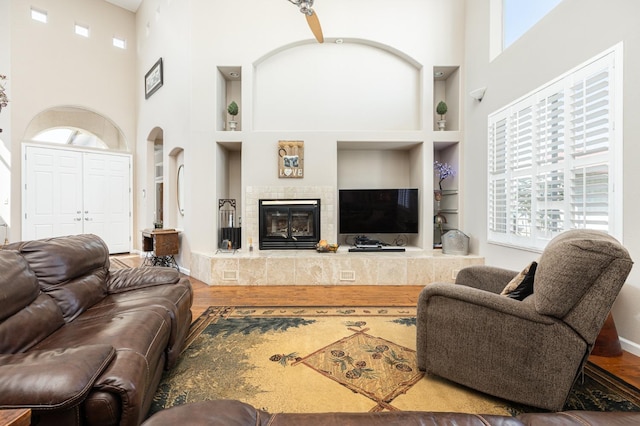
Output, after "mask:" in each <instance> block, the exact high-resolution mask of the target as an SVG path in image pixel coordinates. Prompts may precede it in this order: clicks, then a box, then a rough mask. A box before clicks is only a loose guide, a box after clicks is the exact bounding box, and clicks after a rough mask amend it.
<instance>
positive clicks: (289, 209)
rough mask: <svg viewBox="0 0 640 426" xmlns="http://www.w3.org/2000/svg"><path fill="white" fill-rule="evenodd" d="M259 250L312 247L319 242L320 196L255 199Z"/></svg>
mask: <svg viewBox="0 0 640 426" xmlns="http://www.w3.org/2000/svg"><path fill="white" fill-rule="evenodd" d="M259 216H260V223H259V230H260V239H259V247H260V250H283V249H314V248H315V247H316V244H318V242H319V241H320V199H317V198H314V199H281V200H259Z"/></svg>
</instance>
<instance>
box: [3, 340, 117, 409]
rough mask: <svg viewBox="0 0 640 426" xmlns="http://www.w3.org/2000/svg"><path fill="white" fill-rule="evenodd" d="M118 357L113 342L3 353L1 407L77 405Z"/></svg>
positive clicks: (59, 406) (35, 407)
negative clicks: (111, 343) (110, 343)
mask: <svg viewBox="0 0 640 426" xmlns="http://www.w3.org/2000/svg"><path fill="white" fill-rule="evenodd" d="M114 356H115V349H114V348H113V347H112V346H111V345H87V346H79V347H75V348H66V349H49V350H41V351H30V352H25V353H18V354H0V408H32V409H46V410H52V409H67V408H70V407H73V406H75V405H77V404H79V403H80V402H82V401H83V400H84V398H85V397H86V396H87V394H88V393H89V391H90V390H91V388H92V386H93V384H94V382H95V381H96V379H97V377H98V376H99V375H100V374H101V373H102V372H103V371H104V370H105V368H106V367H107V365H109V363H110V362H111V360H112V359H113V357H114Z"/></svg>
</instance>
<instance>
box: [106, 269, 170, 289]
mask: <svg viewBox="0 0 640 426" xmlns="http://www.w3.org/2000/svg"><path fill="white" fill-rule="evenodd" d="M179 280H180V273H179V272H178V271H176V270H175V269H173V268H167V267H158V266H154V267H150V266H147V267H140V268H127V269H117V270H115V271H110V272H109V276H108V278H107V291H108V292H109V293H121V292H124V291H129V290H134V289H139V288H145V287H153V286H157V285H165V284H175V283H177V282H178V281H179Z"/></svg>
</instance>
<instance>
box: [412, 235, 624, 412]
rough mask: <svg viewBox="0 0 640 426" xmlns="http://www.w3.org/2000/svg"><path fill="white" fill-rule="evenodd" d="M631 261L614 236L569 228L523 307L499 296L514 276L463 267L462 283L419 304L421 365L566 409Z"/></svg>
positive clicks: (434, 290)
mask: <svg viewBox="0 0 640 426" xmlns="http://www.w3.org/2000/svg"><path fill="white" fill-rule="evenodd" d="M632 265H633V262H632V260H631V258H630V257H629V253H628V252H627V250H626V249H625V248H624V247H622V245H620V243H619V242H618V241H616V240H615V239H614V238H612V237H610V236H609V235H607V234H604V233H601V232H597V231H589V230H570V231H566V232H563V233H562V234H560V235H558V236H557V237H555V238H554V239H553V240H552V241H551V242H549V244H548V245H547V247H546V249H545V250H544V252H543V253H542V255H541V256H540V259H539V261H538V267H537V270H536V272H535V277H534V285H533V289H534V292H533V294H532V295H530V296H528V297H527V298H525V299H524V300H523V301H519V300H515V299H511V298H508V297H506V296H501V295H500V294H499V293H500V292H501V291H502V289H503V288H504V287H505V286H506V284H507V283H508V282H509V281H510V280H511V279H512V278H513V277H514V276H515V275H516V274H517V272H516V271H507V270H504V269H499V268H494V267H490V266H472V267H469V268H465V269H463V270H461V271H460V273H459V274H458V276H457V278H456V284H444V283H433V284H429V285H427V286H426V287H425V288H424V289H423V290H422V292H421V294H420V298H419V301H418V312H417V352H418V367H419V368H420V369H423V370H425V371H427V372H428V373H430V374H434V375H437V376H440V377H444V378H446V379H449V380H451V381H454V382H456V383H460V384H463V385H465V386H468V387H470V388H473V389H476V390H479V391H481V392H484V393H488V394H490V395H494V396H497V397H501V398H504V399H508V400H511V401H515V402H520V403H523V404H527V405H531V406H535V407H540V408H544V409H548V410H553V411H558V410H561V409H562V407H563V405H564V403H565V401H566V398H567V396H568V395H569V392H570V391H571V387H572V386H573V384H574V382H575V380H576V378H577V377H578V375H579V373H580V372H581V370H582V367H583V365H584V363H585V362H586V360H587V358H588V356H589V353H590V352H591V349H592V348H593V344H594V342H595V340H596V337H597V336H598V333H599V331H600V328H601V327H602V325H603V323H604V321H605V319H606V317H607V315H608V313H609V310H610V309H611V306H612V305H613V302H614V301H615V299H616V296H617V295H618V293H619V291H620V288H621V287H622V285H623V284H624V281H625V279H626V278H627V275H628V274H629V272H630V270H631V267H632ZM523 267H524V265H523Z"/></svg>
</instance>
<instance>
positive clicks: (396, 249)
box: [349, 246, 405, 252]
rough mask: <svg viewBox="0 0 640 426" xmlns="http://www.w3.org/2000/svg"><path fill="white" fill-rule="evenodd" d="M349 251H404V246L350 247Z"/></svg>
mask: <svg viewBox="0 0 640 426" xmlns="http://www.w3.org/2000/svg"><path fill="white" fill-rule="evenodd" d="M349 251H350V252H367V251H394V252H398V251H405V249H404V247H389V246H386V247H351V248H350V249H349Z"/></svg>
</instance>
